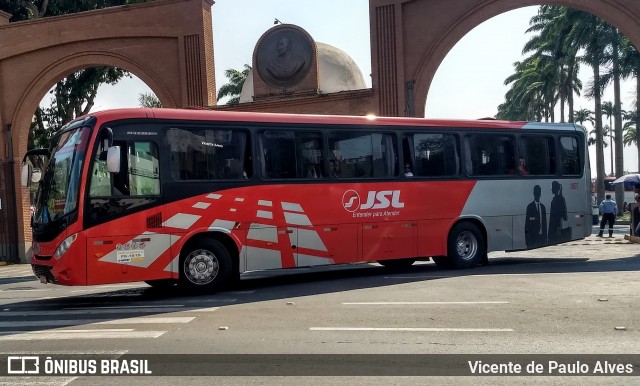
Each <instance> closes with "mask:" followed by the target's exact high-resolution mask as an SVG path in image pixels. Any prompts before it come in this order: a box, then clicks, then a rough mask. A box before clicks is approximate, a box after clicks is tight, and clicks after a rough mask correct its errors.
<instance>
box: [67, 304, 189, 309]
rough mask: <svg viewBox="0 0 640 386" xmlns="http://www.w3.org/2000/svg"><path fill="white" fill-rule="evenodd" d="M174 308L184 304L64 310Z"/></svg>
mask: <svg viewBox="0 0 640 386" xmlns="http://www.w3.org/2000/svg"><path fill="white" fill-rule="evenodd" d="M174 307H184V304H165V305H162V306H156V305H152V306H104V307H91V308H83V307H65V308H64V309H65V310H112V309H116V310H119V309H130V308H174Z"/></svg>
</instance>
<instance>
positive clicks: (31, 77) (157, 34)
mask: <svg viewBox="0 0 640 386" xmlns="http://www.w3.org/2000/svg"><path fill="white" fill-rule="evenodd" d="M213 3H214V1H213V0H156V1H153V2H149V3H143V4H136V5H128V6H121V7H113V8H107V9H102V10H96V11H89V12H82V13H77V14H71V15H66V16H60V17H51V18H44V19H38V20H30V21H24V22H17V23H9V22H8V19H9V15H8V14H6V13H4V12H0V41H1V42H3V44H2V45H0V131H1V133H2V134H1V135H0V166H1V167H0V261H17V260H18V259H21V260H22V261H24V256H25V252H26V251H27V250H28V249H29V247H30V244H31V243H30V241H31V235H30V232H29V217H30V215H29V200H28V191H27V189H23V188H22V187H21V186H20V183H19V175H20V173H19V169H20V163H21V161H22V158H21V156H22V154H24V152H25V151H26V150H27V140H28V136H29V126H30V123H31V119H32V117H33V113H34V111H35V109H36V108H37V106H38V104H39V103H40V101H41V100H42V98H43V97H44V96H45V94H46V93H47V92H48V91H49V90H50V89H51V87H53V86H54V85H55V83H56V82H57V81H58V80H60V79H62V78H63V77H64V76H66V75H67V74H69V73H71V72H73V71H76V70H79V69H82V68H86V67H93V66H117V67H120V68H123V69H125V70H128V71H130V72H131V73H133V74H134V75H136V76H137V77H139V78H140V79H141V80H142V81H144V82H145V83H146V84H147V85H148V86H149V87H150V88H151V89H152V90H153V92H154V93H155V94H156V96H157V97H158V98H159V99H160V101H161V102H162V104H163V105H164V106H166V107H187V106H200V107H202V106H210V105H213V104H215V102H216V100H215V91H216V87H215V76H214V63H213V59H214V56H213V32H212V23H211V22H212V16H211V6H212V5H213ZM7 43H8V44H7ZM16 225H17V227H16Z"/></svg>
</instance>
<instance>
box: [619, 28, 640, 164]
mask: <svg viewBox="0 0 640 386" xmlns="http://www.w3.org/2000/svg"><path fill="white" fill-rule="evenodd" d="M621 47H622V60H621V62H622V76H623V77H629V76H635V78H636V108H635V112H634V113H633V117H634V123H635V127H638V126H639V125H640V122H639V121H638V119H639V118H640V116H639V112H640V53H638V50H636V48H635V47H634V46H633V44H631V42H630V41H629V39H627V38H625V37H624V36H623V37H622V42H621ZM635 143H636V146H637V151H638V168H637V170H640V130H636V141H635Z"/></svg>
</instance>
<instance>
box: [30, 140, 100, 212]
mask: <svg viewBox="0 0 640 386" xmlns="http://www.w3.org/2000/svg"><path fill="white" fill-rule="evenodd" d="M90 131H91V129H90V128H88V127H80V128H77V129H73V130H69V131H65V132H63V133H61V134H59V135H57V136H54V137H53V138H52V139H51V158H50V159H49V163H48V164H47V166H46V168H45V173H44V178H43V179H42V181H41V182H40V186H39V189H38V197H37V200H36V210H35V214H34V219H33V221H34V223H38V224H45V223H48V222H51V221H55V220H57V219H59V218H61V217H62V216H64V215H67V214H69V213H71V212H73V211H74V210H75V209H76V208H77V206H78V195H79V190H80V176H81V173H82V164H83V161H84V156H85V151H86V148H87V142H88V141H89V134H90Z"/></svg>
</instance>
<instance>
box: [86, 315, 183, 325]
mask: <svg viewBox="0 0 640 386" xmlns="http://www.w3.org/2000/svg"><path fill="white" fill-rule="evenodd" d="M193 319H195V316H175V317H167V318H145V317H140V318H126V319H118V320H107V321H105V322H98V323H92V324H156V323H157V324H173V323H189V322H190V321H192V320H193Z"/></svg>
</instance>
